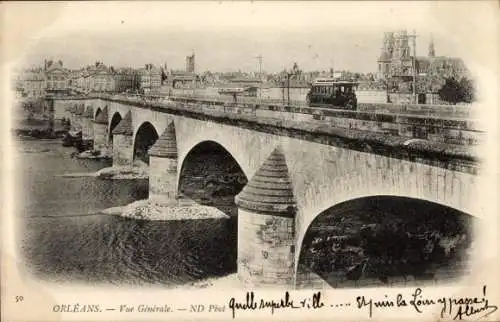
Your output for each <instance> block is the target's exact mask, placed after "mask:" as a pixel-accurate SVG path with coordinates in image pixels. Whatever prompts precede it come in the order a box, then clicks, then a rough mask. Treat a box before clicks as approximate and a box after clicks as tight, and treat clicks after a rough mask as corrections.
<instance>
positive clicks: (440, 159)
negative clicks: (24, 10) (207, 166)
mask: <svg viewBox="0 0 500 322" xmlns="http://www.w3.org/2000/svg"><path fill="white" fill-rule="evenodd" d="M53 102H54V109H55V110H59V111H65V112H61V113H66V114H65V115H66V116H67V117H70V119H71V120H72V124H73V126H74V127H75V128H77V129H78V128H79V129H81V130H82V133H83V138H84V139H85V140H91V141H93V144H94V147H95V148H96V149H110V150H112V153H113V164H114V165H130V164H132V162H133V161H134V159H136V158H144V157H145V155H146V154H147V153H148V151H149V161H148V162H149V164H150V179H149V180H150V198H167V199H168V198H175V196H177V195H178V194H179V190H180V189H181V188H180V184H179V182H180V180H181V178H182V176H183V171H184V169H185V168H186V167H187V166H188V165H189V163H193V162H200V161H197V159H195V158H192V157H190V155H191V152H192V151H193V150H195V149H197V148H200V147H205V148H206V149H209V150H210V149H213V148H214V147H217V148H218V149H219V150H220V151H225V153H226V154H227V155H228V156H230V158H229V160H233V161H234V162H235V163H236V164H237V166H238V167H239V169H240V170H241V172H242V173H243V174H244V176H245V177H246V179H247V180H248V183H247V184H246V185H245V186H244V188H243V190H241V192H240V191H237V192H235V193H234V194H233V196H232V197H235V196H234V195H236V193H238V192H239V194H238V195H237V196H236V197H235V203H236V205H237V207H238V264H237V270H238V275H239V276H240V278H241V279H242V280H243V281H246V282H248V283H250V284H254V285H266V284H272V285H275V284H282V285H284V286H286V287H293V286H294V285H295V284H294V283H295V281H296V278H297V270H298V263H299V257H300V249H301V247H302V243H303V240H304V236H305V235H306V233H307V231H308V229H309V227H310V225H311V223H312V222H313V221H314V220H315V219H316V218H317V217H318V216H320V215H321V214H322V213H323V212H325V211H326V210H330V211H331V210H333V211H338V212H339V213H342V212H346V211H350V209H352V208H355V207H359V205H360V204H362V201H363V200H366V199H367V198H370V197H373V196H385V197H389V198H393V199H394V200H397V199H400V198H410V199H412V200H419V201H421V202H422V203H426V204H437V205H441V206H442V207H445V208H446V209H453V210H456V211H459V212H462V213H465V214H469V215H471V216H475V217H481V216H482V213H481V208H480V207H477V205H475V203H474V202H471V201H473V200H474V199H475V198H474V196H475V195H476V194H477V190H476V188H477V184H476V182H477V180H478V177H479V175H478V172H479V171H478V169H479V168H478V165H479V162H478V158H477V157H476V156H475V155H474V151H473V146H470V145H467V144H462V145H460V144H455V145H453V144H449V143H446V142H444V143H443V140H435V141H432V140H429V139H427V140H422V139H418V138H417V139H416V138H412V137H411V136H402V135H391V134H383V133H379V132H377V131H371V132H370V131H366V129H360V128H359V127H360V126H362V125H363V124H362V123H360V122H359V119H356V118H354V117H350V116H347V117H346V116H345V115H343V116H338V119H337V123H339V122H340V123H345V124H347V123H349V122H351V123H349V124H351V125H349V126H346V127H344V128H341V127H338V126H336V127H332V126H329V123H328V120H326V121H324V120H323V121H321V120H318V117H317V113H316V114H314V113H313V114H314V115H313V114H311V115H310V117H309V116H307V115H306V116H304V115H303V116H302V117H300V118H299V117H297V115H292V116H290V117H287V116H286V115H285V114H283V113H284V112H282V111H280V112H279V115H275V117H274V118H273V115H272V113H271V112H272V110H273V109H267V110H266V111H264V112H262V111H259V107H258V106H257V107H256V106H253V107H251V106H250V107H248V106H247V107H226V108H224V109H222V110H221V108H220V107H218V106H215V105H207V104H204V103H198V104H197V103H196V102H172V101H170V102H163V103H160V102H156V103H153V102H145V101H133V100H126V99H114V98H111V97H109V98H102V97H100V98H81V97H80V98H79V97H75V98H61V99H54V101H53ZM270 111H271V112H270ZM259 113H264V114H266V115H265V117H264V116H262V115H259ZM276 113H278V112H276ZM332 117H334V116H332ZM371 121H373V122H374V123H375V124H379V127H378V128H380V127H381V125H380V122H379V121H377V120H375V121H374V120H371ZM346 122H347V123H346ZM356 122H357V123H356ZM443 122H444V123H446V122H447V121H446V120H444V121H443V120H441V123H440V124H441V125H440V126H441V127H443V125H442V124H443ZM449 122H452V123H453V122H455V121H449ZM459 123H460V122H459ZM352 124H354V125H352ZM356 124H358V125H359V126H357V125H356ZM426 124H429V123H426ZM454 124H455V123H454ZM464 124H465V125H464ZM467 124H468V123H467V122H466V121H464V122H463V124H462V123H460V124H458V125H456V128H455V129H450V131H455V130H456V131H458V132H460V131H462V133H463V132H467V131H469V132H470V133H476V132H477V133H479V131H476V130H475V129H473V128H471V127H470V126H469V127H468V125H467ZM365 125H366V124H365ZM406 126H408V124H406ZM445 127H446V126H445ZM458 132H457V133H458ZM470 133H469V134H466V135H465V136H467V135H469V136H471V135H472V134H470ZM460 135H461V136H462V137H463V136H464V135H462V134H460ZM474 135H475V134H474ZM478 135H479V134H478ZM469 141H470V140H469ZM145 160H146V161H147V160H148V159H147V158H145ZM203 162H211V160H210V159H208V160H205V161H203ZM213 162H216V163H217V162H219V161H217V160H213ZM228 162H230V161H228ZM206 175H209V173H207V174H206ZM466 197H467V198H466ZM436 215H439V214H436Z"/></svg>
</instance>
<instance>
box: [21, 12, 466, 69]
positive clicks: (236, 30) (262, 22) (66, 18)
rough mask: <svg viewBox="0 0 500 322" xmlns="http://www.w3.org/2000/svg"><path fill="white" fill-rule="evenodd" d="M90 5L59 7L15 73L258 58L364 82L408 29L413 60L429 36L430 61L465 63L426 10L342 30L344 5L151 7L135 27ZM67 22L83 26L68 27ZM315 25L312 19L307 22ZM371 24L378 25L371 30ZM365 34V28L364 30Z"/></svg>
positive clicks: (209, 65) (202, 65)
mask: <svg viewBox="0 0 500 322" xmlns="http://www.w3.org/2000/svg"><path fill="white" fill-rule="evenodd" d="M99 5H100V6H101V7H102V8H101V9H102V10H98V11H96V13H95V14H94V15H93V16H89V17H87V16H86V15H84V14H83V12H85V10H89V8H90V6H87V5H85V4H78V5H73V4H71V5H67V6H66V7H65V8H64V9H63V10H62V12H61V13H60V15H59V16H60V19H58V20H57V21H56V22H54V23H52V25H50V26H49V27H47V28H45V30H44V32H43V33H40V34H39V35H37V37H38V39H37V40H31V44H30V46H29V48H27V49H26V50H25V51H24V52H23V55H22V58H21V59H20V61H21V62H22V63H21V64H20V65H22V66H23V67H31V66H33V65H38V66H39V65H40V64H41V63H42V62H43V58H46V59H53V60H55V61H57V60H63V61H64V65H65V67H68V68H71V69H78V68H81V67H84V66H86V65H89V64H93V63H94V62H95V61H102V62H104V64H106V65H112V66H115V67H125V66H130V67H133V68H140V67H143V66H144V65H145V64H147V63H153V64H155V65H157V66H159V65H163V64H165V63H166V64H167V66H168V69H183V68H184V66H185V57H186V56H187V55H190V54H191V53H192V51H194V52H195V53H196V71H197V72H203V71H206V70H210V71H220V72H228V71H238V70H241V71H245V72H258V70H259V62H258V60H257V59H256V58H255V57H256V56H258V55H262V56H263V59H262V70H263V72H266V73H273V72H279V71H281V70H283V69H284V68H291V67H292V65H293V63H294V62H297V63H298V64H299V66H300V68H301V69H302V70H304V71H312V70H328V69H330V68H334V69H335V70H350V71H353V72H360V73H368V72H376V68H377V63H376V60H377V57H378V55H379V54H380V48H381V47H382V37H383V32H384V31H396V30H399V29H407V30H408V32H410V33H411V32H413V30H416V32H417V34H418V36H419V37H418V38H417V56H426V55H427V51H428V44H429V41H430V39H431V34H432V38H433V39H434V43H435V47H436V55H437V56H451V57H459V58H463V57H462V56H466V55H461V54H462V52H463V47H464V46H465V45H466V44H467V41H469V40H470V39H467V38H461V37H459V36H457V35H454V36H451V35H445V34H444V33H443V32H442V31H443V28H441V30H440V29H439V28H435V27H436V26H434V25H432V23H429V10H431V9H432V8H431V7H432V6H431V5H430V4H429V3H421V4H413V5H412V6H405V7H404V8H403V7H402V6H401V7H398V6H393V7H394V8H391V7H390V6H388V5H387V3H382V4H380V3H377V4H376V5H369V6H368V7H369V9H370V10H368V11H369V12H371V15H372V16H376V17H377V19H372V20H376V21H368V20H366V19H365V20H364V21H362V20H360V21H359V22H358V23H357V24H353V23H352V22H351V23H350V25H349V24H347V25H346V23H347V21H346V17H344V16H345V15H343V14H342V12H343V11H346V10H347V11H349V10H351V11H352V10H353V6H354V7H355V6H356V5H354V4H349V5H347V4H345V3H344V4H343V5H342V3H341V4H340V5H337V4H335V5H334V4H331V3H314V5H306V6H305V5H304V4H303V3H300V2H299V3H293V5H292V4H290V3H288V4H277V3H242V4H234V3H227V2H222V3H221V4H214V3H196V5H194V4H193V3H191V4H184V5H183V4H180V3H177V2H172V3H161V4H157V3H152V4H150V6H148V7H147V8H148V9H144V6H143V11H144V12H143V16H142V18H139V17H137V15H133V14H131V12H133V11H134V10H133V9H134V4H133V3H130V4H129V3H126V4H122V6H118V7H116V8H114V9H111V6H109V5H108V4H104V3H99ZM95 7H96V6H95V5H94V6H93V8H94V9H95ZM155 9H156V10H155ZM160 9H163V11H162V10H160ZM167 9H169V10H167ZM188 9H191V13H189V12H187V11H186V10H188ZM374 9H375V14H374ZM231 10H233V12H234V13H233V14H231V15H230V14H228V12H230V11H231ZM356 10H357V11H358V13H359V15H358V16H359V18H363V17H365V16H366V14H367V12H368V11H367V10H364V9H363V7H361V6H359V5H357V9H356ZM201 11H205V12H206V15H204V16H203V19H201V21H200V20H197V19H196V17H198V18H199V17H200V15H199V12H201ZM409 11H411V12H412V13H413V14H412V15H411V16H408V19H407V21H404V23H403V22H401V21H399V22H394V21H393V22H387V20H388V19H387V18H388V17H395V16H398V15H401V14H404V13H405V12H406V13H408V12H409ZM167 12H168V14H167ZM280 12H281V13H282V17H281V18H280V19H277V18H276V17H277V16H276V14H277V13H280ZM329 12H330V13H335V16H338V17H337V20H335V21H331V20H325V19H323V21H317V20H321V17H325V16H326V17H328V13H329ZM294 13H295V14H298V13H300V16H299V17H301V18H300V19H296V18H295V20H292V19H287V17H293V14H294ZM319 13H321V15H319ZM76 14H80V16H81V17H85V18H82V19H76V20H75V19H74V17H75V15H76ZM162 15H164V16H162ZM315 15H318V17H319V18H320V19H313V18H314V17H315ZM273 16H274V20H273V19H272V18H273ZM145 17H147V18H145ZM174 17H177V18H174ZM221 17H223V18H221ZM235 17H240V18H241V19H236V18H235ZM295 17H297V16H295ZM159 18H162V19H160V20H158V19H159ZM167 18H168V19H167ZM250 18H251V19H250ZM357 18H358V17H357ZM365 18H366V17H365ZM424 18H425V19H424ZM146 20H147V21H148V23H147V24H146V23H145V21H146ZM347 20H348V19H347ZM357 20H359V19H357ZM393 20H394V19H393ZM280 21H281V23H282V24H281V25H280V24H279V22H280ZM384 21H385V22H384ZM419 21H426V22H427V24H426V25H422V24H421V23H419ZM374 22H378V23H379V24H377V25H375V24H374ZM381 22H384V23H381ZM367 24H372V26H371V27H370V28H366V27H367V26H366V25H367ZM343 25H344V27H343ZM84 28H85V29H84ZM457 53H458V54H457ZM465 54H466V53H465Z"/></svg>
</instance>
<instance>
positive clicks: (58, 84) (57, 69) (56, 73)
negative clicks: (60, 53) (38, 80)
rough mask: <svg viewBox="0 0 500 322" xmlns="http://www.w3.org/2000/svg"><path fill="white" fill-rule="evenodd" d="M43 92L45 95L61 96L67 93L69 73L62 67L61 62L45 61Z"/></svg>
mask: <svg viewBox="0 0 500 322" xmlns="http://www.w3.org/2000/svg"><path fill="white" fill-rule="evenodd" d="M44 73H45V85H46V86H45V91H46V92H47V93H53V94H56V93H58V94H61V93H67V92H68V91H69V89H70V88H69V82H68V81H69V75H70V72H69V71H68V70H67V69H65V68H64V67H63V63H62V61H60V60H59V61H58V62H57V63H54V62H53V61H52V60H50V61H47V60H46V61H45V64H44Z"/></svg>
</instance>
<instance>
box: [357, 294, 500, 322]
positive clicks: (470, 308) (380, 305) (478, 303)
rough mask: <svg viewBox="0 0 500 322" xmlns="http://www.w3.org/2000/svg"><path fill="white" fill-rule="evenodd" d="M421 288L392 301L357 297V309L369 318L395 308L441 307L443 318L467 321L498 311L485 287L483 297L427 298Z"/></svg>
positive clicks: (400, 295)
mask: <svg viewBox="0 0 500 322" xmlns="http://www.w3.org/2000/svg"><path fill="white" fill-rule="evenodd" d="M423 293H424V292H423V290H422V289H421V288H417V289H415V291H413V292H412V293H411V294H410V296H409V297H405V296H404V294H400V293H399V294H397V295H396V297H395V299H394V300H392V299H390V298H388V297H387V295H386V296H385V298H384V299H382V300H374V299H372V298H367V297H365V296H364V295H362V296H358V297H356V307H357V308H358V309H363V308H365V309H367V310H368V315H369V317H372V316H373V311H374V310H384V309H385V310H386V309H390V308H393V307H409V308H411V309H412V310H414V311H415V312H417V313H423V311H424V310H425V309H426V308H429V307H435V306H440V308H441V318H449V317H451V318H452V319H453V320H465V319H467V318H472V317H474V318H475V319H477V318H484V317H487V316H489V315H491V314H493V313H494V312H496V310H497V309H498V307H497V306H496V305H491V303H490V302H489V300H488V298H487V296H486V286H483V295H482V297H437V298H429V297H425V295H424V294H423Z"/></svg>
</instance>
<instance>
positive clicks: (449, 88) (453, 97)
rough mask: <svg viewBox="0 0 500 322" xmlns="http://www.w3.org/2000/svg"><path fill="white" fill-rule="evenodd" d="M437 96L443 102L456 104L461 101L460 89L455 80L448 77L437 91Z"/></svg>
mask: <svg viewBox="0 0 500 322" xmlns="http://www.w3.org/2000/svg"><path fill="white" fill-rule="evenodd" d="M438 95H439V98H441V99H442V100H443V101H446V102H449V103H452V104H456V103H458V102H461V101H462V87H461V86H460V83H459V82H458V81H457V80H456V79H455V78H453V77H449V78H447V79H446V81H445V83H444V85H443V87H441V89H439V91H438Z"/></svg>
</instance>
